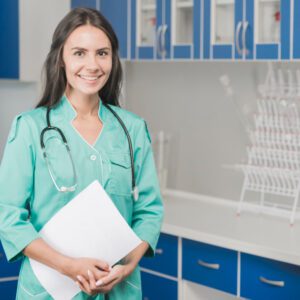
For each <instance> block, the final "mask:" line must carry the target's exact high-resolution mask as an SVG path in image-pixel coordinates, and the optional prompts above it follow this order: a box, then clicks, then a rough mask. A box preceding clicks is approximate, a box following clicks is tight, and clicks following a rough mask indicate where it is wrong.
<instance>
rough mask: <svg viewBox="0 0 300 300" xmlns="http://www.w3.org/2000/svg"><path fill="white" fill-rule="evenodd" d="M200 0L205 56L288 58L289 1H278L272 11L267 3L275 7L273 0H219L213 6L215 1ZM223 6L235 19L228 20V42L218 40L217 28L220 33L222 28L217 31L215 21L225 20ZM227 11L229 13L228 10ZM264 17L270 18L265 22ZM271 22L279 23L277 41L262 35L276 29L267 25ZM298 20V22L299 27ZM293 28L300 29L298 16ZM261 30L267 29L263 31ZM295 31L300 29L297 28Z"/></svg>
mask: <svg viewBox="0 0 300 300" xmlns="http://www.w3.org/2000/svg"><path fill="white" fill-rule="evenodd" d="M203 1H204V58H206V59H208V58H212V59H235V60H241V59H243V60H245V59H246V60H252V59H258V60H260V59H264V60H268V59H272V60H274V59H276V60H277V59H284V60H286V59H289V58H290V43H291V40H290V30H291V28H290V17H291V16H290V11H291V0H281V1H280V2H279V8H278V11H274V12H272V9H270V5H271V6H272V5H273V6H274V9H275V8H276V2H275V1H274V2H272V1H263V0H260V1H248V0H234V1H232V2H231V3H232V4H233V5H230V4H228V3H230V1H228V2H224V3H222V2H221V4H219V6H218V8H217V5H215V6H214V7H212V5H213V3H214V2H212V1H210V0H203ZM296 1H299V0H296ZM224 5H227V15H228V16H232V18H234V20H231V22H230V24H232V26H231V28H230V30H229V32H230V35H229V36H230V37H231V38H230V39H229V38H228V41H229V40H230V41H229V42H226V39H224V40H225V42H224V41H223V42H222V39H220V40H221V41H220V42H219V41H218V37H219V36H220V34H219V33H218V30H219V31H220V32H221V33H223V31H222V29H221V30H220V26H219V25H218V22H224V25H225V24H226V22H225V21H224V16H226V9H224ZM260 5H265V7H266V16H265V15H264V14H263V13H262V11H263V7H261V6H260ZM298 5H299V4H298ZM232 8H234V12H232ZM230 10H231V13H228V11H230ZM222 11H223V12H222ZM298 11H299V9H298ZM295 14H296V9H295ZM299 15H300V13H299ZM222 17H223V18H222ZM218 18H219V19H218ZM264 18H269V21H268V22H264V20H263V19H264ZM271 22H273V23H274V24H276V23H278V22H280V24H279V25H278V41H272V40H273V38H272V37H269V38H266V39H265V38H262V37H261V36H264V35H265V34H272V32H273V31H275V28H274V29H273V27H271V26H270V24H272V23H271ZM297 22H298V24H299V26H298V27H297V24H296V23H297ZM265 23H266V24H265ZM296 27H297V28H300V23H299V18H298V20H297V21H295V22H294V28H296ZM212 30H213V32H212ZM264 30H266V31H268V32H267V33H266V32H265V31H264ZM297 30H298V31H300V29H297ZM255 31H256V32H255ZM262 32H263V33H262ZM279 32H280V33H279ZM264 39H265V40H264ZM296 47H297V46H296ZM299 48H300V46H299ZM294 49H295V47H294ZM294 52H295V51H294ZM299 52H300V50H299Z"/></svg>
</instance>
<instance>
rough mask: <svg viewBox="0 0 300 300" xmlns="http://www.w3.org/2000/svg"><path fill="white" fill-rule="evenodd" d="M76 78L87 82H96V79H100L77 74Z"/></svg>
mask: <svg viewBox="0 0 300 300" xmlns="http://www.w3.org/2000/svg"><path fill="white" fill-rule="evenodd" d="M78 76H79V77H80V78H81V79H84V80H87V81H91V82H93V81H96V80H97V79H99V78H100V77H101V75H97V76H95V75H94V76H92V75H83V74H78Z"/></svg>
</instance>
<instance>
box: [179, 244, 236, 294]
mask: <svg viewBox="0 0 300 300" xmlns="http://www.w3.org/2000/svg"><path fill="white" fill-rule="evenodd" d="M182 245H183V247H182V277H183V278H184V279H186V280H189V281H193V282H196V283H200V284H203V285H206V286H209V287H212V288H216V289H219V290H222V291H225V292H228V293H231V294H236V292H237V252H235V251H232V250H228V249H224V248H220V247H216V246H211V245H208V244H204V243H199V242H195V241H191V240H186V239H184V240H183V244H182ZM199 261H201V262H202V263H207V264H218V265H219V269H212V268H209V267H205V266H203V265H200V264H199Z"/></svg>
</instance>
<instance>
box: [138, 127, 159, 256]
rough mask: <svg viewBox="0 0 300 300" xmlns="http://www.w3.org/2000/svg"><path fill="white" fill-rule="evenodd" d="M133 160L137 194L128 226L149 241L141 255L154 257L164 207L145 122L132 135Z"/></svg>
mask: <svg viewBox="0 0 300 300" xmlns="http://www.w3.org/2000/svg"><path fill="white" fill-rule="evenodd" d="M134 159H135V171H136V184H137V186H138V189H139V197H138V200H137V201H135V202H134V207H133V219H132V228H133V230H134V232H135V233H136V234H137V236H139V238H140V239H142V240H143V241H146V242H147V243H148V244H149V249H148V251H147V253H146V254H145V255H146V256H154V253H155V248H156V244H157V241H158V238H159V233H160V229H161V225H162V221H163V213H164V209H163V204H162V198H161V194H160V189H159V184H158V178H157V173H156V168H155V163H154V157H153V151H152V147H151V139H150V135H149V132H148V129H147V126H146V123H145V122H143V123H142V126H140V128H139V129H138V132H137V134H136V136H135V153H134Z"/></svg>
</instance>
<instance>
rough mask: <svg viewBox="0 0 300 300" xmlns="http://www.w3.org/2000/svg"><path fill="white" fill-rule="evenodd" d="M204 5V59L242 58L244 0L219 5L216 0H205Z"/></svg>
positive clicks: (234, 0)
mask: <svg viewBox="0 0 300 300" xmlns="http://www.w3.org/2000/svg"><path fill="white" fill-rule="evenodd" d="M250 2H252V1H250ZM214 4H215V5H214ZM203 5H204V6H203V9H204V29H203V37H204V38H203V40H204V53H203V57H204V59H209V58H210V59H234V58H235V59H241V58H242V57H243V54H242V52H241V49H240V46H239V45H241V36H242V35H241V33H242V30H243V17H244V16H243V6H244V2H243V0H233V1H232V2H230V1H228V2H224V3H219V4H218V5H217V4H216V2H214V1H211V0H203ZM213 5H214V6H213ZM222 23H224V24H223V25H224V26H223V25H222ZM227 24H229V25H227ZM222 28H226V29H224V30H223V29H222Z"/></svg>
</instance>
